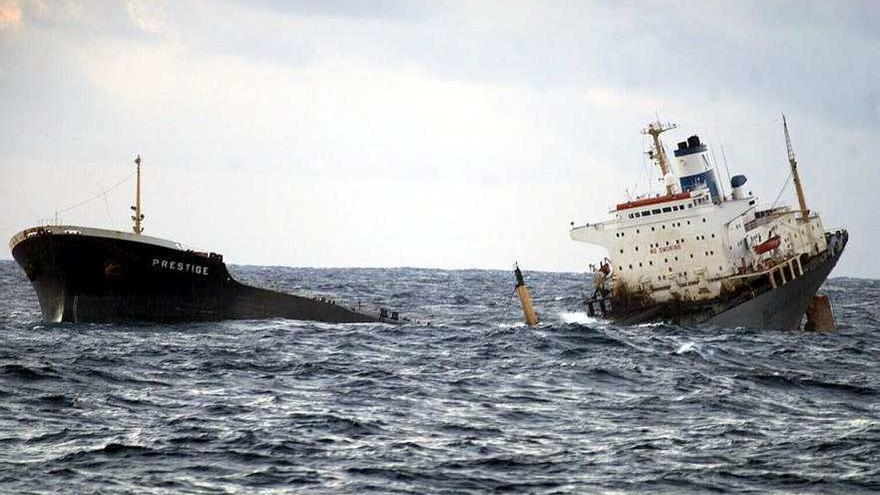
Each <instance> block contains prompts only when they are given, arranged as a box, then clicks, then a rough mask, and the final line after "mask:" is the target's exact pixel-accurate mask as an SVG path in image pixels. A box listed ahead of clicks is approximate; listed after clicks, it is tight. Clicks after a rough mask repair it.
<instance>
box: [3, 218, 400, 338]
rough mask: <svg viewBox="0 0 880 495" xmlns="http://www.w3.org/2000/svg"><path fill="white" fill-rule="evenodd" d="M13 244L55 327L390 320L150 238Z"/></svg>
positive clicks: (77, 232)
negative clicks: (272, 284)
mask: <svg viewBox="0 0 880 495" xmlns="http://www.w3.org/2000/svg"><path fill="white" fill-rule="evenodd" d="M10 247H11V248H12V256H13V257H14V258H15V260H16V262H18V264H19V265H20V266H21V268H22V269H23V270H24V271H25V273H26V275H27V277H28V279H29V280H30V281H31V283H32V284H33V286H34V289H35V290H36V293H37V297H38V299H39V302H40V309H41V310H42V313H43V317H44V318H45V319H46V320H47V321H50V322H58V321H92V322H104V321H117V320H143V321H204V320H223V319H259V318H292V319H301V320H315V321H324V322H334V323H347V322H372V321H380V320H381V319H384V318H381V317H380V316H379V315H378V314H377V315H376V316H371V315H367V314H363V313H360V312H358V311H355V310H353V309H349V308H346V307H343V306H340V305H337V304H334V303H332V302H329V301H327V300H323V299H312V298H307V297H301V296H296V295H291V294H284V293H280V292H275V291H270V290H266V289H260V288H256V287H250V286H247V285H244V284H241V283H239V282H237V281H235V280H234V279H233V278H232V277H231V276H230V274H229V271H228V270H227V269H226V265H225V264H224V263H223V257H222V256H221V255H219V254H215V253H200V252H196V251H192V250H187V249H185V248H183V247H182V246H181V245H179V244H177V243H175V242H172V241H167V240H164V239H159V238H155V237H149V236H145V235H139V234H134V233H128V232H119V231H112V230H103V229H95V228H87V227H75V226H47V227H36V228H31V229H27V230H25V231H22V232H20V233H18V234H16V235H15V237H13V238H12V241H11V242H10Z"/></svg>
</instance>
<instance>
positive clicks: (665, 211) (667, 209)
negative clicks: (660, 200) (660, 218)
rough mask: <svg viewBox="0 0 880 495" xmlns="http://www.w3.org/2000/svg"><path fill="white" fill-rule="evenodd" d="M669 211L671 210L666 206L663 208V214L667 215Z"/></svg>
mask: <svg viewBox="0 0 880 495" xmlns="http://www.w3.org/2000/svg"><path fill="white" fill-rule="evenodd" d="M670 211H672V208H670V207H668V206H667V207H665V208H663V213H669V212H670Z"/></svg>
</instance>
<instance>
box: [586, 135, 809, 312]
mask: <svg viewBox="0 0 880 495" xmlns="http://www.w3.org/2000/svg"><path fill="white" fill-rule="evenodd" d="M671 128H672V126H662V125H660V124H659V123H652V124H650V125H649V126H648V128H647V129H646V130H645V131H644V132H645V133H646V134H650V135H651V136H652V137H653V138H654V146H653V149H652V150H651V151H650V152H649V155H650V156H651V158H652V159H653V160H654V161H655V162H656V163H657V165H658V167H659V168H660V172H661V174H662V177H663V182H664V188H665V191H664V193H663V194H657V195H653V196H645V197H641V198H637V199H634V200H631V201H627V202H624V203H620V204H618V205H616V207H615V208H613V209H612V210H611V211H610V213H611V215H612V218H611V219H610V220H606V221H603V222H599V223H586V224H584V225H581V226H574V224H572V229H571V232H570V234H571V238H572V239H574V240H576V241H581V242H586V243H590V244H596V245H600V246H602V247H604V248H606V249H607V250H608V259H609V262H608V265H610V285H611V291H612V294H614V296H615V297H618V298H620V297H624V298H631V297H632V296H638V297H639V298H642V299H644V298H647V299H649V300H650V301H651V302H653V303H665V302H669V301H685V302H699V301H708V300H713V299H717V298H719V297H720V296H722V295H724V294H728V293H734V292H736V291H738V290H741V288H742V286H743V285H744V284H748V283H749V282H750V281H753V280H754V279H756V278H758V277H765V278H766V279H767V281H768V282H769V283H770V284H771V285H772V286H773V287H774V288H775V287H777V286H779V285H782V284H786V283H788V282H790V281H792V280H793V279H795V278H797V277H800V276H801V275H803V272H804V267H803V264H804V263H806V262H807V261H808V260H809V259H810V258H811V257H813V256H817V255H818V254H820V253H822V252H824V251H825V250H826V236H825V232H824V231H823V228H822V221H821V219H820V218H819V216H818V215H817V214H816V213H814V212H810V211H809V210H807V209H806V206H805V202H804V201H803V192H802V190H801V187H800V179H799V177H797V166H796V162H795V161H794V154H793V152H791V148H790V144H789V158H790V163H791V167H792V175H793V178H794V180H795V185H796V186H797V189H798V195H799V200H800V206H801V208H800V209H792V208H789V207H771V208H767V209H759V208H758V205H757V197H755V196H754V195H752V193H751V192H747V190H746V189H745V185H746V177H745V176H743V175H735V176H733V177H732V178H731V179H730V188H729V190H728V191H725V190H724V189H723V188H721V187H720V184H721V182H720V181H719V179H718V176H719V175H720V174H718V173H716V167H715V165H714V163H713V161H712V160H710V155H709V153H708V150H707V147H706V145H705V144H703V143H702V142H701V141H700V138H699V137H698V136H691V137H689V138H688V139H687V140H686V141H682V142H680V143H678V146H677V148H676V149H675V151H674V158H673V159H672V160H670V159H668V158H667V154H666V151H665V149H664V147H663V144H662V142H661V141H660V137H659V136H660V134H661V133H662V132H664V131H666V130H669V129H671ZM785 133H786V139H787V141H788V130H787V127H786V131H785ZM670 162H671V163H670ZM603 278H604V277H603ZM600 290H602V289H601V288H600ZM646 302H648V301H643V302H642V304H644V303H646Z"/></svg>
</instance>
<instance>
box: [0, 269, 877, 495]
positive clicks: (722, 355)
mask: <svg viewBox="0 0 880 495" xmlns="http://www.w3.org/2000/svg"><path fill="white" fill-rule="evenodd" d="M233 271H234V273H235V274H236V276H237V277H239V278H240V279H243V280H245V281H249V282H252V283H258V284H260V285H263V286H268V287H275V288H280V289H286V290H291V291H309V292H310V293H313V294H319V295H327V296H332V297H333V298H335V299H337V300H342V301H359V302H362V303H375V304H382V305H385V306H389V307H392V308H396V309H399V310H400V311H401V312H402V314H404V315H407V316H410V317H413V318H418V319H420V320H428V321H430V322H431V325H430V326H427V325H416V324H409V325H403V326H389V325H382V324H352V325H326V324H316V323H308V322H298V321H287V320H269V321H230V322H222V323H199V324H178V325H155V324H129V325H105V324H100V325H98V324H58V325H47V324H44V323H42V322H41V320H40V315H39V311H38V307H37V302H36V298H35V296H34V294H33V291H32V290H31V288H30V285H29V284H28V283H27V281H26V279H25V278H24V276H23V274H22V273H21V272H20V270H19V269H18V267H17V266H16V265H15V264H14V263H13V262H7V261H2V262H0V492H2V493H52V492H57V493H292V492H297V493H299V492H303V493H333V494H336V493H368V492H373V493H414V494H424V493H486V492H508V493H682V492H699V493H704V492H748V493H875V492H878V491H880V332H878V331H880V308H878V302H880V281H876V280H860V279H832V280H830V281H829V282H828V283H827V284H826V286H825V288H824V291H825V292H826V293H828V294H829V295H830V296H831V299H832V302H833V304H834V308H835V311H836V315H837V318H838V323H839V324H840V330H839V331H838V332H837V333H831V334H820V333H805V332H776V331H764V332H759V331H744V330H737V329H717V328H716V329H707V328H685V327H677V326H669V325H644V326H637V327H617V326H613V325H608V324H606V323H604V322H601V321H597V320H593V319H590V318H588V317H586V315H585V314H584V313H583V312H582V311H581V308H580V307H579V305H578V300H579V297H580V293H581V291H582V290H586V288H587V287H588V282H587V281H586V280H585V278H584V276H583V275H579V274H566V273H532V272H526V280H527V282H528V284H529V286H530V288H531V290H532V295H533V297H534V299H535V303H536V307H537V310H538V313H539V317H540V318H541V319H542V323H541V325H539V326H538V327H537V328H527V327H525V326H523V325H522V324H521V323H520V321H521V320H520V314H521V313H520V309H519V306H518V304H517V301H516V300H515V298H514V297H513V276H512V274H511V273H509V272H499V271H480V270H463V271H443V270H427V269H353V270H348V269H345V270H343V269H296V268H282V267H233Z"/></svg>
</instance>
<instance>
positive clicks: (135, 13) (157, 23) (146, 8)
mask: <svg viewBox="0 0 880 495" xmlns="http://www.w3.org/2000/svg"><path fill="white" fill-rule="evenodd" d="M126 9H127V10H128V19H129V21H131V23H132V24H133V25H134V26H135V27H136V28H138V29H140V30H141V31H145V32H147V33H151V34H159V33H161V32H162V31H163V29H164V28H165V24H166V22H167V15H166V13H165V12H166V11H165V3H164V2H163V1H162V0H128V3H127V5H126Z"/></svg>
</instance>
